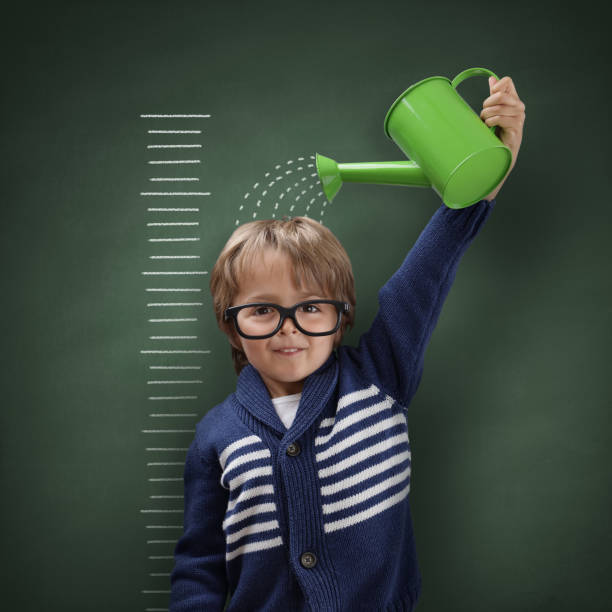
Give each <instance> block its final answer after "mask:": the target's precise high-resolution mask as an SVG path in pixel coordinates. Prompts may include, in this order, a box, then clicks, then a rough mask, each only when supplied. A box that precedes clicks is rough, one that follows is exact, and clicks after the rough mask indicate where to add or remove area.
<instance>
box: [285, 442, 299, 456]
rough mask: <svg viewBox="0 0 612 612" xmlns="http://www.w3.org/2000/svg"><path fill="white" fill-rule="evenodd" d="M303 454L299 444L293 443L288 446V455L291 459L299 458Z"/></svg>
mask: <svg viewBox="0 0 612 612" xmlns="http://www.w3.org/2000/svg"><path fill="white" fill-rule="evenodd" d="M301 452H302V449H301V448H300V445H299V444H298V443H297V442H292V443H291V444H289V446H287V454H288V455H289V456H290V457H297V456H298V455H299V454H300V453H301Z"/></svg>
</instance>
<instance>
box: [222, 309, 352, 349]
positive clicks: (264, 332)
mask: <svg viewBox="0 0 612 612" xmlns="http://www.w3.org/2000/svg"><path fill="white" fill-rule="evenodd" d="M350 310H351V305H350V304H347V303H346V302H339V301H337V300H308V301H306V302H299V303H298V304H294V305H293V306H291V307H290V308H285V307H284V306H279V305H278V304H271V303H269V302H256V303H253V304H243V305H242V306H232V307H231V308H227V309H226V310H225V313H224V317H223V318H224V320H225V321H229V320H230V319H233V320H234V325H235V327H236V331H237V332H238V333H239V334H240V335H241V336H242V337H243V338H247V339H248V340H263V339H264V338H270V337H271V336H273V335H274V334H276V333H277V332H278V330H279V329H280V328H281V327H282V326H283V323H284V322H285V319H286V318H287V317H289V318H290V319H291V320H292V321H293V323H294V324H295V326H296V327H297V329H299V330H300V331H301V332H302V333H303V334H306V335H307V336H329V335H331V334H334V333H336V332H337V331H338V329H339V328H340V323H341V321H342V315H343V314H346V313H348V312H350Z"/></svg>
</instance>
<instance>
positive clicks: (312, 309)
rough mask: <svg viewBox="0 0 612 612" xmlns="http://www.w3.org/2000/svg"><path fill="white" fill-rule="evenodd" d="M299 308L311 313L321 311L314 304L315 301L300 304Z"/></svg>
mask: <svg viewBox="0 0 612 612" xmlns="http://www.w3.org/2000/svg"><path fill="white" fill-rule="evenodd" d="M300 310H301V311H302V312H309V313H311V314H315V313H317V312H321V309H320V308H319V306H318V304H315V303H309V304H302V306H301V307H300Z"/></svg>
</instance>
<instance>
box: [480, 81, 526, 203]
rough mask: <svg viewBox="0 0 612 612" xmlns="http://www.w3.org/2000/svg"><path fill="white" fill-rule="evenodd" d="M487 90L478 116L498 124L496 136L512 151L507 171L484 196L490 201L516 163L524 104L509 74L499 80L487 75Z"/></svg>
mask: <svg viewBox="0 0 612 612" xmlns="http://www.w3.org/2000/svg"><path fill="white" fill-rule="evenodd" d="M489 90H490V93H491V95H490V96H489V97H488V98H487V99H486V100H485V101H484V102H483V103H482V112H481V113H480V118H481V119H483V121H484V122H485V123H486V124H487V125H488V126H493V125H496V126H499V128H498V129H497V136H498V138H499V139H500V140H501V141H502V142H503V143H504V144H505V145H506V146H507V147H508V148H509V149H510V151H511V152H512V163H511V164H510V168H508V172H506V175H505V176H504V178H503V179H502V180H501V181H500V183H499V184H498V185H497V187H496V188H495V189H494V190H493V191H492V192H491V193H490V194H489V195H488V196H486V197H485V198H484V199H485V200H489V201H491V200H492V199H493V198H495V197H496V196H497V193H498V192H499V190H500V189H501V186H502V185H503V184H504V182H505V180H506V178H507V177H508V175H509V174H510V172H511V171H512V168H514V164H516V158H517V156H518V152H519V149H520V147H521V141H522V140H523V125H524V123H525V105H524V104H523V102H521V99H520V98H519V97H518V94H517V93H516V89H515V88H514V83H513V82H512V79H511V78H510V77H509V76H505V77H503V78H502V79H500V80H499V81H498V80H496V79H495V77H489Z"/></svg>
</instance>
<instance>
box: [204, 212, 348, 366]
mask: <svg viewBox="0 0 612 612" xmlns="http://www.w3.org/2000/svg"><path fill="white" fill-rule="evenodd" d="M270 248H272V249H274V250H278V251H280V252H282V253H283V254H284V255H286V256H287V257H288V258H289V261H290V262H291V265H292V267H293V273H294V280H295V283H296V285H298V286H301V285H302V284H303V283H305V284H309V285H312V286H316V287H318V288H320V289H321V290H323V291H324V292H325V294H326V295H328V296H330V297H331V298H332V299H336V300H340V301H343V302H348V303H349V304H350V305H351V310H350V312H348V313H347V314H345V315H343V316H342V326H341V328H340V340H341V339H342V335H343V334H344V332H345V331H346V328H347V327H352V326H353V323H354V320H355V281H354V279H353V271H352V267H351V262H350V259H349V257H348V255H347V254H346V251H345V250H344V247H343V246H342V245H341V244H340V242H339V240H338V239H337V238H336V237H335V236H334V234H332V232H331V231H330V230H329V229H327V228H326V227H325V226H323V225H321V224H320V223H318V222H317V221H313V220H312V219H309V218H308V217H293V218H291V219H285V218H283V219H267V220H260V221H252V222H251V223H245V224H244V225H241V226H240V227H238V229H236V230H235V231H234V233H233V234H232V235H231V236H230V238H229V240H228V241H227V243H226V244H225V246H224V247H223V249H222V251H221V253H220V255H219V257H218V259H217V261H216V263H215V265H214V267H213V269H212V272H211V276H210V291H211V294H212V299H213V307H214V310H215V317H216V319H217V324H218V325H219V327H220V328H221V330H222V331H223V332H224V333H225V334H227V335H228V336H229V337H231V334H233V333H234V332H233V326H232V325H231V322H229V323H228V322H226V321H225V320H224V316H223V315H224V313H225V310H226V308H229V307H230V306H232V305H233V304H232V300H233V299H234V297H235V296H236V294H237V293H238V291H239V286H240V278H243V277H244V276H243V275H245V274H247V273H248V270H249V268H250V267H251V266H252V265H253V262H254V261H257V257H258V256H260V255H261V254H262V253H263V252H264V250H265V249H270ZM338 344H339V341H338ZM232 359H233V362H234V369H235V370H236V372H237V373H238V374H239V373H240V371H241V370H242V368H243V367H244V366H245V365H247V363H248V361H247V358H246V355H245V354H244V352H243V351H241V350H240V349H239V348H237V347H235V346H234V345H233V344H232Z"/></svg>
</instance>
